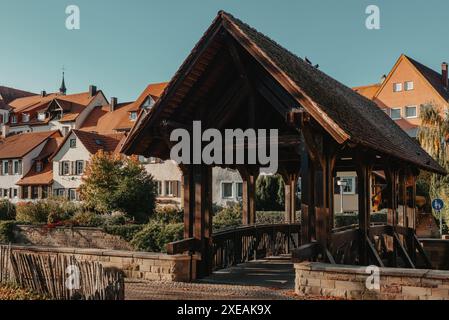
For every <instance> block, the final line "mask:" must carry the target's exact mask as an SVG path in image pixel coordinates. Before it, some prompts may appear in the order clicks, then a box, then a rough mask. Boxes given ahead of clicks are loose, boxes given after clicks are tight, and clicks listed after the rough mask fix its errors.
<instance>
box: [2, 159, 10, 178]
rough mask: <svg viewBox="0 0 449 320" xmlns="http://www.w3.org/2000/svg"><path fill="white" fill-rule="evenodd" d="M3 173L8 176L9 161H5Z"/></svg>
mask: <svg viewBox="0 0 449 320" xmlns="http://www.w3.org/2000/svg"><path fill="white" fill-rule="evenodd" d="M2 172H3V174H4V175H8V174H9V162H8V160H5V161H3V165H2Z"/></svg>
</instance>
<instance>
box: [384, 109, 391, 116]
mask: <svg viewBox="0 0 449 320" xmlns="http://www.w3.org/2000/svg"><path fill="white" fill-rule="evenodd" d="M382 111H383V112H385V113H386V114H388V116H390V109H388V108H385V109H382Z"/></svg>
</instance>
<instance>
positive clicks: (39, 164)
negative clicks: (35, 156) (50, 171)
mask: <svg viewBox="0 0 449 320" xmlns="http://www.w3.org/2000/svg"><path fill="white" fill-rule="evenodd" d="M42 167H43V165H42V161H37V162H36V172H41V171H42Z"/></svg>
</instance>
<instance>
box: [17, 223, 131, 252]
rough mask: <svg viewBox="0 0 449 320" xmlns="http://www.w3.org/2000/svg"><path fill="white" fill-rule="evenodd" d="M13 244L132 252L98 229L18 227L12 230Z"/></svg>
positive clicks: (121, 241) (126, 244)
mask: <svg viewBox="0 0 449 320" xmlns="http://www.w3.org/2000/svg"><path fill="white" fill-rule="evenodd" d="M14 243H16V244H24V245H36V246H51V247H76V248H97V249H109V250H133V248H132V246H131V245H130V244H129V243H128V242H126V241H125V240H124V239H122V238H120V237H119V236H115V235H111V234H108V233H106V232H104V231H103V230H102V229H100V228H87V227H74V228H69V227H55V228H49V227H47V226H45V225H42V226H29V225H18V226H16V227H15V228H14Z"/></svg>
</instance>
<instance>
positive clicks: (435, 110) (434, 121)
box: [418, 104, 449, 221]
mask: <svg viewBox="0 0 449 320" xmlns="http://www.w3.org/2000/svg"><path fill="white" fill-rule="evenodd" d="M420 118H421V125H420V127H419V129H418V140H419V143H420V144H421V146H422V147H423V149H424V150H426V151H427V153H429V155H430V156H432V157H433V158H434V159H435V160H436V161H437V162H438V163H439V164H440V165H441V166H442V167H443V168H444V169H446V170H447V171H449V146H448V145H447V139H448V138H449V118H448V115H447V114H446V113H445V112H442V110H441V108H439V107H438V106H434V105H432V104H425V105H422V106H421V111H420ZM422 177H423V180H424V181H420V182H419V185H421V186H424V187H423V188H422V189H425V186H426V183H427V184H428V190H429V191H428V192H429V196H430V198H441V199H443V200H444V201H445V203H447V204H449V202H448V200H449V194H448V191H449V177H448V176H442V175H438V174H433V173H432V174H429V175H422ZM426 180H427V181H426ZM443 215H444V217H445V220H446V221H447V219H448V217H449V210H448V206H445V208H444V209H443Z"/></svg>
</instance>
